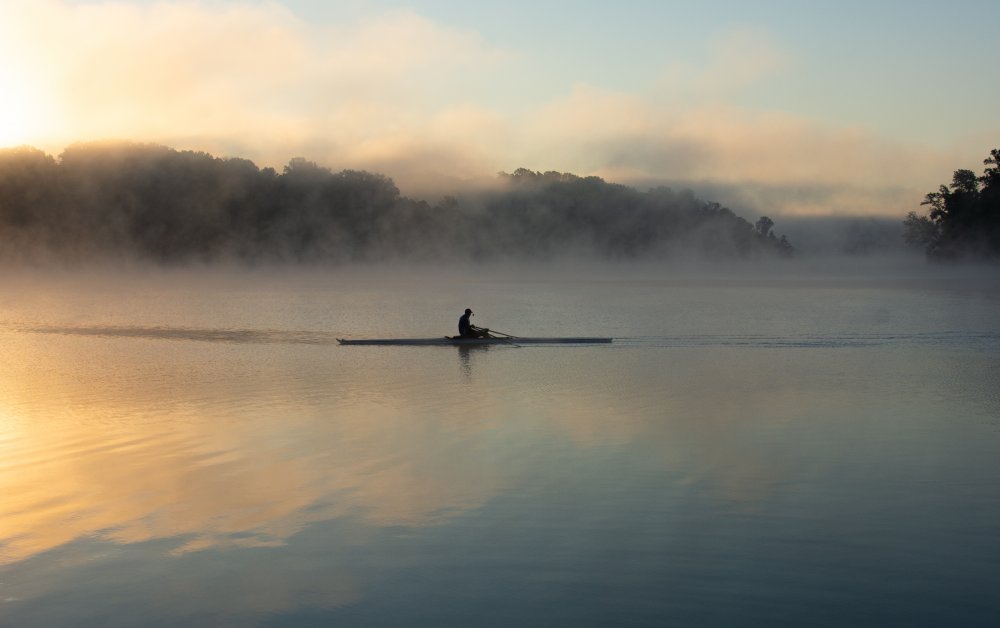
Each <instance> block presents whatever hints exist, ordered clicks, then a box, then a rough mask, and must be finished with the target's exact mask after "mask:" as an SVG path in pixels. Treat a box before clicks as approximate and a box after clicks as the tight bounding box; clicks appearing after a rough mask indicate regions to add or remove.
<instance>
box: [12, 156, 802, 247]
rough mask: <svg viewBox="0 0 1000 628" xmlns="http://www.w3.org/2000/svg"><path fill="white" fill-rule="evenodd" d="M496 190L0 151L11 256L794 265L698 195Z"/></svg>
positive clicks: (359, 174)
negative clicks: (454, 191) (415, 188)
mask: <svg viewBox="0 0 1000 628" xmlns="http://www.w3.org/2000/svg"><path fill="white" fill-rule="evenodd" d="M499 179H500V181H499V182H500V183H501V185H499V186H498V187H497V188H496V189H493V190H490V191H482V192H477V193H470V194H466V195H463V196H449V197H445V198H444V199H442V200H441V201H440V202H437V203H434V204H431V203H428V202H426V201H422V200H414V199H410V198H407V197H405V196H402V195H401V194H400V191H399V189H398V188H397V187H396V186H395V184H394V183H393V181H392V180H391V179H389V178H388V177H385V176H383V175H380V174H375V173H370V172H363V171H355V170H344V171H341V172H332V171H330V170H329V169H327V168H323V167H321V166H319V165H317V164H315V163H313V162H310V161H307V160H305V159H301V158H296V159H292V160H291V161H290V162H289V163H288V165H287V166H285V167H284V169H283V171H282V172H280V173H279V172H277V171H276V170H274V169H273V168H258V167H257V166H256V165H255V164H253V163H252V162H250V161H247V160H245V159H239V158H225V159H223V158H217V157H214V156H212V155H209V154H206V153H201V152H190V151H177V150H174V149H171V148H168V147H164V146H158V145H149V144H134V143H114V144H77V145H73V146H70V147H69V148H67V149H66V150H65V152H63V154H62V155H60V156H59V158H58V159H57V158H54V157H52V156H50V155H47V154H45V153H44V152H42V151H40V150H37V149H34V148H30V147H20V148H14V149H5V150H0V260H4V261H11V260H29V261H31V260H40V259H54V260H60V261H64V262H70V263H74V262H78V261H85V260H89V259H104V260H115V259H146V260H154V261H157V262H185V261H216V260H240V261H245V262H249V263H266V262H291V263H298V262H317V263H338V262H348V261H362V262H365V261H387V260H408V261H446V260H456V259H459V260H464V259H467V260H481V261H490V260H502V259H540V260H543V259H550V258H553V257H556V256H562V255H586V256H592V257H597V258H601V259H640V258H652V257H656V258H665V257H670V256H674V255H695V256H698V257H705V258H719V257H723V258H751V257H761V256H789V255H791V254H792V252H793V249H792V246H791V245H790V244H789V242H788V240H787V239H786V238H784V237H783V236H782V237H778V236H776V235H775V234H774V232H773V226H774V223H773V221H771V220H770V219H769V218H766V217H765V218H761V219H760V220H758V221H757V223H756V224H750V223H749V222H747V221H746V220H744V219H743V218H740V217H738V216H736V215H735V214H734V213H733V212H732V211H730V210H729V209H727V208H725V207H722V206H721V205H719V204H718V203H712V202H707V201H703V200H700V199H698V198H696V197H695V196H694V194H693V193H692V192H690V191H689V190H684V191H680V192H675V191H674V190H671V189H670V188H665V187H660V188H655V189H651V190H649V191H647V192H640V191H638V190H635V189H633V188H629V187H626V186H623V185H617V184H613V183H608V182H606V181H604V180H602V179H600V178H598V177H578V176H575V175H572V174H565V173H558V172H545V173H540V172H533V171H530V170H525V169H519V170H516V171H515V172H513V173H512V174H506V173H501V174H500V175H499Z"/></svg>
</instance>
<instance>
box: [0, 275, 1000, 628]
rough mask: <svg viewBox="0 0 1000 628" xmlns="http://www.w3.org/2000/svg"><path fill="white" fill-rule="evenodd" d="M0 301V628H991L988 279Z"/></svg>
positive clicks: (411, 280) (996, 335) (233, 288)
mask: <svg viewBox="0 0 1000 628" xmlns="http://www.w3.org/2000/svg"><path fill="white" fill-rule="evenodd" d="M5 285H6V286H7V291H6V292H7V298H6V299H5V302H4V303H3V304H2V305H0V358H2V359H0V447H2V451H3V457H2V459H0V496H2V499H0V625H4V626H137V625H141V626H177V625H184V626H329V625H338V626H385V625H427V626H470V625H475V626H492V625H496V626H588V625H593V626H598V625H601V626H603V625H630V626H663V625H698V626H734V625H795V626H802V625H815V626H844V625H869V626H886V625H906V626H941V625H961V626H995V625H997V623H998V621H1000V601H998V599H997V596H996V590H997V589H998V587H1000V575H998V574H1000V532H998V530H1000V527H998V524H1000V490H998V489H997V485H996V478H997V477H998V472H1000V458H998V456H997V451H998V450H1000V392H998V390H1000V388H998V386H997V383H998V381H1000V316H998V312H1000V307H998V306H1000V286H998V282H997V281H996V280H995V279H992V278H990V277H988V276H987V277H986V278H983V277H980V278H978V279H969V278H966V277H965V276H963V275H961V274H960V273H959V271H958V270H950V271H939V274H938V275H936V276H932V277H930V278H927V277H924V278H920V279H905V280H904V279H903V278H902V277H900V276H895V275H892V274H891V273H890V274H888V275H880V274H872V273H865V274H853V275H852V276H849V277H844V276H840V275H834V274H832V273H826V274H819V275H817V274H808V273H807V274H802V275H794V276H792V275H785V276H771V275H768V274H767V273H761V274H754V273H752V272H751V273H745V274H743V275H742V276H739V277H735V278H734V277H729V276H723V275H718V274H710V275H708V276H699V277H698V278H697V279H695V278H692V277H691V276H690V275H687V274H680V275H675V276H671V277H663V276H662V274H661V275H657V273H655V272H644V273H642V274H641V275H637V274H635V273H632V272H630V271H629V272H626V270H625V269H606V270H603V271H597V272H591V273H589V274H586V275H582V274H580V273H570V272H569V271H568V270H565V269H564V270H548V271H531V272H526V271H525V270H524V269H521V270H520V271H516V272H515V271H509V272H499V271H498V272H495V273H487V274H485V275H466V276H464V277H460V276H457V275H455V274H447V275H444V276H437V277H433V276H430V275H427V274H422V273H421V272H419V271H412V272H409V273H407V274H404V275H402V276H400V275H396V274H393V273H388V272H383V273H375V272H363V273H352V272H342V273H320V272H288V273H273V272H269V273H265V272H256V273H252V272H239V273H226V272H221V271H218V272H216V271H212V272H208V271H203V272H200V273H189V272H148V273H144V272H140V271H135V272H132V273H125V274H117V275H113V276H108V275H102V274H92V275H87V274H82V273H81V274H71V273H64V274H58V275H48V274H39V275H30V276H29V275H14V276H9V277H6V278H5ZM465 307H472V308H473V309H474V310H475V311H476V313H477V317H476V319H475V322H476V323H477V324H479V325H483V326H490V327H496V328H497V329H499V330H500V331H504V332H508V333H515V334H525V335H538V336H550V335H567V336H577V335H579V336H613V337H615V338H616V342H615V343H614V344H612V345H596V346H568V347H563V346H545V347H534V346H524V347H513V346H489V347H478V348H455V347H341V346H338V345H337V344H336V338H338V337H399V336H412V337H428V336H438V335H444V334H450V333H453V327H454V326H455V323H456V322H457V318H458V315H459V314H460V313H461V311H462V310H464V308H465Z"/></svg>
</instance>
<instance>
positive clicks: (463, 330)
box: [458, 308, 490, 338]
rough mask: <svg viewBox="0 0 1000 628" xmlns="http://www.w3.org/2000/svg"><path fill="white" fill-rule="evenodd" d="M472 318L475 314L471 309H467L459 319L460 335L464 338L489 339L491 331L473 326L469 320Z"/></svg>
mask: <svg viewBox="0 0 1000 628" xmlns="http://www.w3.org/2000/svg"><path fill="white" fill-rule="evenodd" d="M470 316H475V314H473V313H472V310H470V309H469V308H465V314H462V316H461V317H459V319H458V335H459V336H460V337H462V338H489V335H490V330H488V329H483V328H482V327H476V326H475V325H473V324H472V321H470V320H469V317H470Z"/></svg>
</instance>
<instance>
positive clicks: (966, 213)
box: [903, 148, 1000, 260]
mask: <svg viewBox="0 0 1000 628" xmlns="http://www.w3.org/2000/svg"><path fill="white" fill-rule="evenodd" d="M983 164H984V165H986V169H985V170H984V171H983V174H982V176H976V173H975V172H973V171H972V170H956V171H955V173H954V175H953V176H952V180H951V185H942V186H941V187H940V188H938V191H937V192H931V193H929V194H928V195H927V196H926V197H925V198H924V202H923V203H921V205H929V206H930V213H929V214H928V215H926V216H918V215H917V213H916V212H910V213H909V214H907V215H906V219H905V220H904V221H903V226H904V229H905V231H904V238H905V239H906V241H907V243H909V244H912V245H916V246H922V247H923V248H924V251H925V253H926V254H927V257H929V258H930V259H934V260H961V259H969V260H996V259H1000V149H996V148H995V149H993V150H992V151H990V156H989V157H987V158H986V159H985V160H984V161H983Z"/></svg>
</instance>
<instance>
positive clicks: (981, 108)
mask: <svg viewBox="0 0 1000 628" xmlns="http://www.w3.org/2000/svg"><path fill="white" fill-rule="evenodd" d="M997 24H1000V2H997V1H996V0H953V1H952V2H949V3H944V2H940V1H925V0H908V1H905V2H904V1H895V0H882V1H879V2H874V1H872V0H865V1H857V0H839V1H838V2H811V1H807V0H803V1H794V2H793V1H790V0H784V1H782V0H756V1H755V2H744V1H742V0H739V1H738V0H705V1H702V2H690V1H687V2H673V1H668V0H662V1H658V2H656V1H642V0H620V1H619V2H616V3H608V2H601V3H598V2H579V1H578V2H568V1H546V0H535V1H533V2H526V1H523V0H505V1H504V2H490V3H483V2H472V1H468V0H467V1H465V2H452V1H445V0H414V1H405V0H400V1H396V2H392V1H385V0H329V1H321V0H272V1H246V2H236V1H232V0H203V1H191V0H156V1H152V0H131V1H129V0H116V1H105V0H0V147H2V146H18V145H25V144H27V145H31V146H34V147H36V148H40V149H42V150H44V151H46V152H48V153H50V154H52V155H54V156H58V155H59V154H60V153H61V152H62V150H63V149H64V148H65V147H67V146H69V145H70V144H73V143H75V142H81V141H100V140H130V141H140V142H154V143H158V144H164V145H167V146H171V147H174V148H177V149H183V150H199V151H207V152H209V153H212V154H214V155H217V156H220V157H244V158H248V159H252V160H253V161H254V162H255V163H257V165H258V166H261V167H264V166H271V167H274V168H277V169H278V170H279V171H280V169H281V168H282V167H283V166H284V165H285V164H286V163H288V161H289V160H290V159H291V158H293V157H305V158H306V159H310V160H312V161H315V162H317V163H319V164H321V165H324V166H327V167H330V168H332V169H334V170H339V169H344V168H350V169H363V170H369V171H373V172H378V173H381V174H386V175H388V176H390V177H392V178H393V179H394V180H395V181H396V183H397V185H398V186H399V187H400V189H401V191H402V193H403V194H406V195H409V196H416V197H423V198H428V199H429V200H433V199H434V197H435V195H443V194H449V193H453V192H456V191H460V190H462V189H464V188H465V187H467V186H474V185H486V184H489V183H490V182H491V181H494V180H495V178H496V173H497V172H500V171H504V172H512V171H514V170H515V169H517V168H521V167H524V168H529V169H531V170H539V171H549V170H556V171H560V172H572V173H575V174H578V175H596V176H600V177H603V178H604V179H606V180H608V181H612V182H616V183H623V184H626V185H632V186H635V187H638V188H640V189H646V188H648V187H650V186H654V185H668V186H671V187H673V188H675V189H681V188H690V189H692V190H693V191H694V192H695V193H696V194H697V195H698V196H699V197H701V198H704V199H707V200H713V201H718V202H721V203H723V204H724V205H727V206H729V207H731V208H732V209H734V210H735V211H737V213H740V214H742V215H746V216H749V217H752V216H754V215H759V214H769V215H772V216H776V215H777V216H781V215H830V214H834V215H872V216H894V215H896V216H902V215H904V214H905V213H906V212H908V211H911V210H916V211H920V210H921V208H920V201H921V200H922V199H923V196H924V194H926V193H927V192H931V191H934V190H936V189H937V186H938V185H940V184H941V183H947V182H949V181H950V179H951V174H952V172H953V171H954V170H956V169H959V168H968V169H972V170H975V171H977V172H978V171H981V170H982V168H983V166H982V161H983V159H984V158H985V157H986V156H987V155H988V154H989V151H990V150H991V149H993V148H997V147H1000V116H998V115H997V113H996V103H997V102H1000V72H997V71H996V70H995V67H993V66H995V64H996V46H995V41H996V35H995V29H996V25H997Z"/></svg>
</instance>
